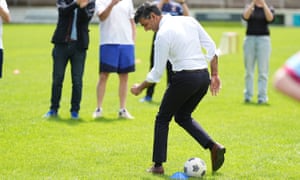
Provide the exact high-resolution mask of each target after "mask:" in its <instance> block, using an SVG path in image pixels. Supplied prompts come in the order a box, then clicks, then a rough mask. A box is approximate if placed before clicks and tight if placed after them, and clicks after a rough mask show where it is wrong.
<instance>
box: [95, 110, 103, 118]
mask: <svg viewBox="0 0 300 180" xmlns="http://www.w3.org/2000/svg"><path fill="white" fill-rule="evenodd" d="M100 117H102V108H96V110H95V112H94V113H93V118H94V119H96V118H100Z"/></svg>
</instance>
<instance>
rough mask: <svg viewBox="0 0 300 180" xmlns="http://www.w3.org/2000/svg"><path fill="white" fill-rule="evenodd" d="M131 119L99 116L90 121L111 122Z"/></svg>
mask: <svg viewBox="0 0 300 180" xmlns="http://www.w3.org/2000/svg"><path fill="white" fill-rule="evenodd" d="M132 120H134V119H125V118H106V117H100V118H96V119H93V121H90V122H99V123H113V122H118V121H132Z"/></svg>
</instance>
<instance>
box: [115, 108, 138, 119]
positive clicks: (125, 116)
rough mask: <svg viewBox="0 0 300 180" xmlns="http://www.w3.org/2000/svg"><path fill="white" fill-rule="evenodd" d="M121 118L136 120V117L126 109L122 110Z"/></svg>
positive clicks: (120, 112)
mask: <svg viewBox="0 0 300 180" xmlns="http://www.w3.org/2000/svg"><path fill="white" fill-rule="evenodd" d="M119 118H124V119H134V117H133V116H132V115H131V114H130V113H129V112H128V111H127V110H126V109H120V111H119Z"/></svg>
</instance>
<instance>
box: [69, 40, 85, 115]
mask: <svg viewBox="0 0 300 180" xmlns="http://www.w3.org/2000/svg"><path fill="white" fill-rule="evenodd" d="M85 59H86V50H80V49H77V48H76V44H74V47H73V55H72V56H71V58H70V62H71V77H72V97H71V109H70V112H77V113H78V111H79V109H80V102H81V97H82V78H83V73H84V66H85Z"/></svg>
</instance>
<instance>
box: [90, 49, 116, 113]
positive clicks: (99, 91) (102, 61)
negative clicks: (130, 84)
mask: <svg viewBox="0 0 300 180" xmlns="http://www.w3.org/2000/svg"><path fill="white" fill-rule="evenodd" d="M117 49H118V46H117V45H107V44H106V45H100V46H99V78H98V82H97V87H96V96H97V108H96V110H95V111H94V112H93V118H99V117H102V103H103V99H104V95H105V90H106V83H107V80H108V78H109V74H110V73H111V72H116V71H117V66H118V61H117V57H118V56H119V54H118V50H117Z"/></svg>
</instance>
